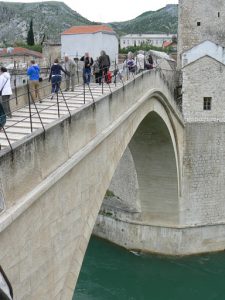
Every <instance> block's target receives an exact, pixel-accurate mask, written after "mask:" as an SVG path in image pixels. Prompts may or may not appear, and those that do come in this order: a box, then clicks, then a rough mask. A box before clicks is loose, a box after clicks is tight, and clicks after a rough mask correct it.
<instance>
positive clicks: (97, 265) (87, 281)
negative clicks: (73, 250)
mask: <svg viewBox="0 0 225 300" xmlns="http://www.w3.org/2000/svg"><path fill="white" fill-rule="evenodd" d="M73 300H225V252H220V253H215V254H205V255H198V256H191V257H183V258H172V257H166V256H160V255H140V256H138V255H135V254H133V253H131V252H129V251H127V250H124V249H123V248H120V247H117V246H115V245H113V244H111V243H108V242H106V241H104V240H101V239H98V238H96V237H92V238H91V240H90V243H89V246H88V249H87V252H86V256H85V259H84V263H83V266H82V269H81V273H80V276H79V279H78V283H77V287H76V290H75V294H74V298H73Z"/></svg>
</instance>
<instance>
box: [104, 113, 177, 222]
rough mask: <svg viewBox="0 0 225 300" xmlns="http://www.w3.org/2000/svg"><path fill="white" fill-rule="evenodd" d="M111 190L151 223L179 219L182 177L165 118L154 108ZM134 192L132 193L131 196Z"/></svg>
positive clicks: (144, 220)
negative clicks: (180, 180)
mask: <svg viewBox="0 0 225 300" xmlns="http://www.w3.org/2000/svg"><path fill="white" fill-rule="evenodd" d="M109 189H110V190H112V191H113V192H114V194H115V195H117V196H119V198H120V199H122V200H124V202H125V203H126V206H127V207H128V208H129V206H130V209H128V210H129V211H130V210H131V211H132V210H134V209H136V211H137V212H139V215H138V219H139V220H141V221H143V222H144V223H149V224H151V225H174V224H177V223H178V221H179V214H178V210H179V207H178V204H179V203H178V176H177V163H176V157H175V151H174V145H173V142H172V139H171V135H170V132H169V130H168V128H167V125H166V124H165V122H164V121H163V119H162V118H161V117H160V116H159V115H158V114H157V113H156V112H154V111H152V112H150V113H149V114H148V115H147V116H146V117H145V118H144V119H143V121H142V122H141V123H140V125H139V127H138V128H137V130H136V132H135V134H134V136H133V137H132V139H131V141H130V143H129V145H128V147H127V149H126V151H125V153H124V154H123V156H122V158H121V160H120V162H119V164H118V167H117V170H116V172H115V174H114V176H113V179H112V181H111V185H110V188H109ZM131 193H132V195H131Z"/></svg>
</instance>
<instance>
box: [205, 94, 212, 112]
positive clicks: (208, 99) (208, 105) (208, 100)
mask: <svg viewBox="0 0 225 300" xmlns="http://www.w3.org/2000/svg"><path fill="white" fill-rule="evenodd" d="M211 107H212V97H204V100H203V110H211Z"/></svg>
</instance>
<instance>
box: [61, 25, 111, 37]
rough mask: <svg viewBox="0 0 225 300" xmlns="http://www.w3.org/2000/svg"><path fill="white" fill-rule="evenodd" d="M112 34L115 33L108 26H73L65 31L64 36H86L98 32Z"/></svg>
mask: <svg viewBox="0 0 225 300" xmlns="http://www.w3.org/2000/svg"><path fill="white" fill-rule="evenodd" d="M103 31H104V32H110V33H114V31H113V29H112V28H111V27H109V26H107V25H91V26H73V27H71V28H68V29H67V30H65V31H64V32H63V33H62V35H64V34H84V33H97V32H103Z"/></svg>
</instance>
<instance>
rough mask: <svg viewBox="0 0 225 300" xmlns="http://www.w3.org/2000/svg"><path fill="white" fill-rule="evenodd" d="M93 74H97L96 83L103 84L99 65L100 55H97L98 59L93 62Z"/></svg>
mask: <svg viewBox="0 0 225 300" xmlns="http://www.w3.org/2000/svg"><path fill="white" fill-rule="evenodd" d="M93 74H94V76H95V83H99V84H101V77H100V67H99V59H98V57H97V59H96V61H95V62H94V64H93Z"/></svg>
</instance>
